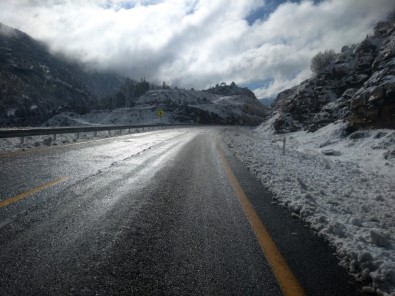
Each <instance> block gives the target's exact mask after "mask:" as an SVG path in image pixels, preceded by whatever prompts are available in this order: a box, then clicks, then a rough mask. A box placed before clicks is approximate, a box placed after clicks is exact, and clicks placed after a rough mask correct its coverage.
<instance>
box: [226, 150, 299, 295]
mask: <svg viewBox="0 0 395 296" xmlns="http://www.w3.org/2000/svg"><path fill="white" fill-rule="evenodd" d="M220 156H221V159H222V162H223V165H224V168H225V171H226V173H227V175H228V177H229V180H230V183H231V186H232V188H233V190H234V191H235V193H236V195H237V196H238V198H239V200H240V204H241V206H242V208H243V210H244V212H245V214H246V216H247V219H248V221H249V222H250V225H251V227H252V229H253V230H254V232H255V236H256V238H257V239H258V242H259V245H260V247H261V249H262V251H263V254H264V255H265V257H266V259H267V261H268V262H269V264H270V266H271V268H272V271H273V273H274V275H275V277H276V278H277V281H278V283H279V285H280V288H281V290H282V292H283V294H284V295H285V296H290V295H292V296H302V295H305V292H304V290H303V288H302V286H301V285H300V283H299V282H298V280H297V279H296V277H295V275H294V274H293V272H292V271H291V269H290V268H289V266H288V264H287V262H286V261H285V259H284V258H283V256H282V255H281V253H280V251H279V250H278V248H277V246H276V244H275V243H274V241H273V239H272V238H271V236H270V234H269V232H268V231H267V229H266V227H265V225H263V223H262V221H261V219H260V218H259V216H258V214H257V213H256V212H255V210H254V207H253V206H252V204H251V203H250V201H249V199H248V197H247V195H246V194H245V193H244V191H243V189H242V188H241V186H240V184H239V182H238V181H237V179H236V177H235V175H234V174H233V172H232V169H231V168H230V166H229V164H228V162H227V161H226V158H225V156H224V154H223V152H222V150H220Z"/></svg>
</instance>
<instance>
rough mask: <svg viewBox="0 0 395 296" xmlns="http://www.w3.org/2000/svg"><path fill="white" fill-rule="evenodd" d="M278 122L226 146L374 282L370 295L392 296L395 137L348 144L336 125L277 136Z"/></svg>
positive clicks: (244, 132)
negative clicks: (308, 131)
mask: <svg viewBox="0 0 395 296" xmlns="http://www.w3.org/2000/svg"><path fill="white" fill-rule="evenodd" d="M277 117H278V114H275V115H274V116H273V117H271V118H270V119H269V120H268V121H266V122H265V123H264V124H262V125H261V126H259V127H258V128H256V129H254V130H249V129H246V128H239V129H238V130H235V129H228V130H227V131H226V132H225V135H224V140H225V142H226V143H227V144H228V146H229V147H231V149H232V150H233V151H234V153H235V155H236V156H237V157H238V158H239V159H240V160H241V161H242V162H243V163H244V164H245V165H246V166H247V167H248V168H249V170H250V171H251V172H252V173H254V174H255V175H256V177H257V178H258V179H259V180H260V181H261V182H262V183H263V184H264V185H265V186H267V187H268V188H270V189H271V190H272V191H273V193H274V194H275V199H276V200H275V201H274V202H275V203H277V204H280V205H282V206H285V207H287V208H289V209H290V211H291V214H292V215H293V216H295V217H298V218H300V219H302V220H304V221H306V222H307V223H308V224H309V225H310V227H311V228H312V229H313V230H314V231H315V232H316V233H317V234H318V235H319V236H321V237H323V238H324V239H326V240H327V241H328V242H329V243H330V244H331V245H332V246H334V247H335V248H336V252H337V255H338V257H339V258H340V262H341V264H342V265H343V266H344V267H346V268H348V270H349V271H350V273H351V274H353V275H354V276H355V277H356V278H357V279H359V280H365V281H367V282H371V284H370V286H369V287H368V286H366V287H365V290H368V289H373V290H374V291H376V293H377V294H379V295H380V294H381V295H395V251H394V249H395V217H394V213H395V181H394V180H395V168H394V166H395V155H394V154H395V153H394V152H393V153H392V154H391V151H395V131H394V130H388V129H387V130H386V129H382V130H367V131H358V132H356V133H354V134H351V135H350V136H348V137H345V136H343V135H344V133H343V130H344V128H345V126H344V124H343V123H341V122H337V123H334V124H330V125H327V126H326V127H324V128H322V129H320V130H318V131H317V132H315V133H307V132H304V131H299V132H295V133H289V134H285V135H282V136H280V135H277V134H275V133H274V130H273V127H272V125H273V122H274V120H275V119H276V118H277ZM284 136H285V138H286V141H285V145H286V147H285V154H283V140H284ZM328 152H331V153H328Z"/></svg>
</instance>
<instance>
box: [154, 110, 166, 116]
mask: <svg viewBox="0 0 395 296" xmlns="http://www.w3.org/2000/svg"><path fill="white" fill-rule="evenodd" d="M164 115H165V111H163V110H157V111H156V116H158V117H159V118H162V117H163V116H164Z"/></svg>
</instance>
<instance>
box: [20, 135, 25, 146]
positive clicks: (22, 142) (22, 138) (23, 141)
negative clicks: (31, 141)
mask: <svg viewBox="0 0 395 296" xmlns="http://www.w3.org/2000/svg"><path fill="white" fill-rule="evenodd" d="M24 143H25V137H23V136H22V137H21V145H22V144H24Z"/></svg>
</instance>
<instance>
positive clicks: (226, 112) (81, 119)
mask: <svg viewBox="0 0 395 296" xmlns="http://www.w3.org/2000/svg"><path fill="white" fill-rule="evenodd" d="M104 106H107V109H106V110H100V111H99V110H96V111H91V112H89V113H87V114H84V115H78V114H75V113H70V112H66V113H62V114H59V115H57V116H55V117H54V118H51V119H50V120H49V121H48V122H47V125H50V126H54V125H92V124H119V125H123V124H152V123H158V124H159V123H198V124H237V125H258V124H260V123H261V122H262V121H263V120H264V119H265V118H266V117H267V116H268V114H269V112H270V109H269V108H267V107H264V106H263V105H261V104H260V103H259V101H258V100H257V98H256V97H255V95H254V93H253V92H252V91H250V90H249V89H247V88H241V87H238V86H237V85H236V84H234V83H232V84H231V85H226V84H221V85H217V86H216V87H214V88H210V89H207V90H202V91H197V90H193V89H191V90H186V89H179V88H174V89H173V88H169V87H167V86H166V85H163V86H162V87H158V86H155V85H150V84H149V83H148V82H145V81H144V80H142V81H141V82H135V81H132V80H127V81H126V82H125V84H124V85H123V86H122V87H121V89H120V91H118V92H117V93H116V94H115V95H114V96H110V97H106V98H104V99H103V101H102V107H104ZM112 107H115V108H112ZM158 111H163V113H162V114H163V117H158V116H157V112H158Z"/></svg>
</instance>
